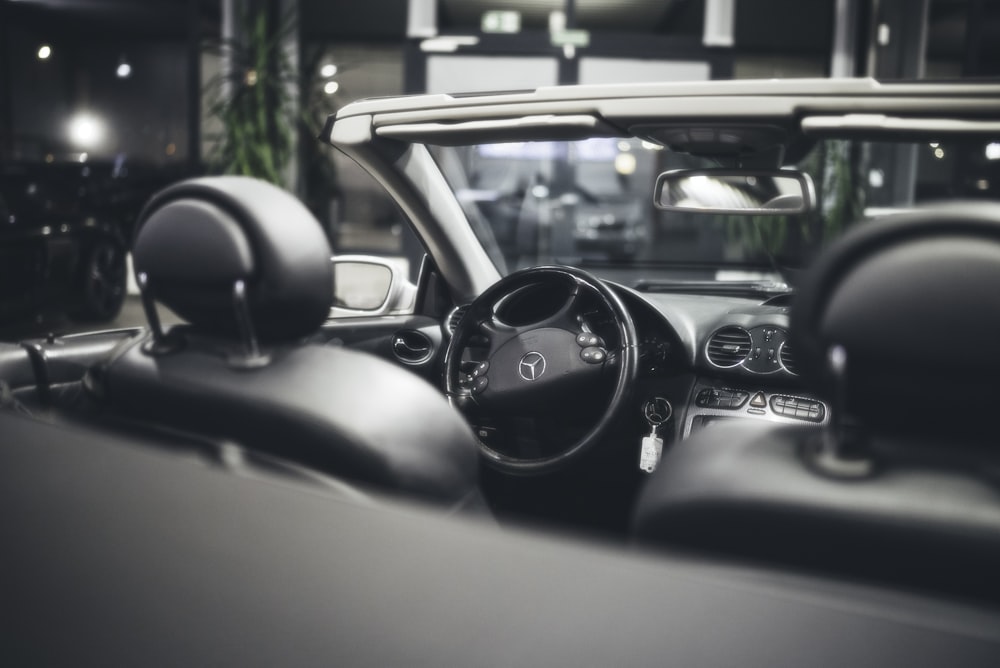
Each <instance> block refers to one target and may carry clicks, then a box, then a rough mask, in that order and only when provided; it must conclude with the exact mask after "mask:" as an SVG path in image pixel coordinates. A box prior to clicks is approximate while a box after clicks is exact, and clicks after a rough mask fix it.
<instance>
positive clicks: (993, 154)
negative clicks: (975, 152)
mask: <svg viewBox="0 0 1000 668" xmlns="http://www.w3.org/2000/svg"><path fill="white" fill-rule="evenodd" d="M986 159H987V160H1000V142H995V141H994V142H990V143H989V144H987V145H986Z"/></svg>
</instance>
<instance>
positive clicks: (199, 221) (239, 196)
mask: <svg viewBox="0 0 1000 668" xmlns="http://www.w3.org/2000/svg"><path fill="white" fill-rule="evenodd" d="M330 255H331V253H330V246H329V244H328V243H327V240H326V236H325V235H324V234H323V230H322V228H321V227H320V226H319V224H318V223H317V222H316V219H315V218H313V216H312V214H311V213H310V212H309V210H308V209H306V208H305V206H303V205H302V203H301V202H299V200H297V199H296V198H295V197H293V196H292V195H290V194H289V193H287V192H285V191H284V190H281V189H280V188H278V187H276V186H273V185H271V184H269V183H266V182H263V181H258V180H256V179H250V178H246V177H239V176H221V177H206V178H200V179H191V180H188V181H182V182H180V183H177V184H175V185H173V186H170V187H169V188H166V189H165V190H163V191H161V192H159V193H158V194H156V195H155V196H154V197H153V198H152V199H151V200H150V202H149V203H148V204H147V205H146V208H145V209H144V210H143V213H142V215H141V216H140V219H139V223H138V225H137V226H136V236H135V241H134V243H133V248H132V257H133V262H134V265H135V270H136V272H137V273H141V272H145V273H146V274H147V275H148V277H149V285H150V288H151V290H152V293H153V295H154V296H155V297H156V299H157V300H158V301H160V302H162V303H163V304H164V305H166V306H167V307H169V308H170V309H171V310H173V311H174V312H175V313H177V314H178V315H180V316H181V317H182V318H184V319H185V320H187V321H189V322H190V323H191V324H192V326H193V327H194V328H195V329H197V330H199V331H201V332H205V333H209V334H221V335H225V336H232V335H235V333H236V331H237V326H236V320H235V316H234V310H233V283H234V282H235V281H236V280H244V281H245V282H246V286H247V295H248V300H249V307H250V317H251V320H252V322H253V325H254V329H255V331H256V333H257V335H258V336H259V337H260V339H261V340H262V341H283V340H291V339H295V338H297V337H302V336H305V335H307V334H310V333H312V332H314V331H315V330H316V329H317V328H318V327H319V325H320V324H321V323H322V322H323V320H324V319H325V318H326V316H327V314H328V313H329V309H330V304H331V303H332V302H333V269H332V268H331V266H330Z"/></svg>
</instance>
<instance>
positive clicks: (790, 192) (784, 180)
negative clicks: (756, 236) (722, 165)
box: [653, 169, 816, 216]
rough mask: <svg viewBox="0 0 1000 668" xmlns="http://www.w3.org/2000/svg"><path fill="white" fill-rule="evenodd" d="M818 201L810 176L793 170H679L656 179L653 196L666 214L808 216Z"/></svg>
mask: <svg viewBox="0 0 1000 668" xmlns="http://www.w3.org/2000/svg"><path fill="white" fill-rule="evenodd" d="M815 200H816V197H815V195H814V193H813V185H812V179H810V178H809V175H808V174H803V173H802V172H796V171H791V170H780V171H771V172H765V171H736V170H733V171H726V170H718V169H702V170H693V169H677V170H673V171H669V172H664V173H663V174H660V175H659V177H657V179H656V188H655V191H654V195H653V204H654V205H655V206H656V208H657V209H663V210H665V211H688V212H696V213H738V214H747V215H771V216H778V215H786V214H793V213H805V212H806V211H809V210H811V209H812V207H813V203H814V202H815Z"/></svg>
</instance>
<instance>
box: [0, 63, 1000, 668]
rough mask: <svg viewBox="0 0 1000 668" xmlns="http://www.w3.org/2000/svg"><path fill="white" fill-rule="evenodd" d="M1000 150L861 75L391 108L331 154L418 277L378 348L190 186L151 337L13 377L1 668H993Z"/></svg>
mask: <svg viewBox="0 0 1000 668" xmlns="http://www.w3.org/2000/svg"><path fill="white" fill-rule="evenodd" d="M998 118H1000V85H996V84H932V83H919V84H917V83H899V84H880V83H876V82H874V81H868V80H844V81H830V80H823V81H811V80H801V81H767V82H763V81H761V82H737V81H734V82H711V83H704V84H648V85H633V84H627V85H616V86H592V87H587V86H578V87H562V88H550V89H538V90H535V91H523V92H511V93H500V94H482V95H465V96H447V95H426V96H414V97H402V98H392V99H377V100H365V101H359V102H356V103H353V104H351V105H348V106H346V107H344V108H343V109H342V110H341V111H340V112H338V114H336V115H335V116H333V117H331V118H330V119H329V121H328V123H327V126H326V128H325V130H324V132H323V135H322V139H323V140H324V141H326V142H328V143H329V144H331V145H332V146H333V147H335V148H336V149H337V150H339V151H342V152H343V153H345V154H347V155H348V156H349V157H351V158H352V159H353V160H354V161H355V162H356V163H357V164H358V165H359V166H361V167H362V168H363V169H365V170H366V171H367V172H368V173H370V174H371V175H372V176H373V177H374V179H375V181H376V182H377V183H378V184H379V186H380V187H381V188H383V189H384V190H385V191H386V192H387V193H388V194H389V195H390V196H391V197H392V198H393V199H394V200H395V202H396V204H397V205H398V207H399V210H400V212H401V214H402V215H403V216H405V218H406V220H407V222H408V224H409V225H410V226H411V227H412V229H413V230H414V232H415V233H416V235H417V237H418V238H419V239H420V242H421V244H422V251H423V253H422V257H421V258H420V263H419V272H418V278H417V280H416V281H415V284H414V285H412V286H411V285H406V286H402V287H401V286H400V285H397V284H396V281H405V278H401V277H399V276H398V275H396V274H392V281H393V284H392V285H391V286H389V288H388V289H387V294H388V295H390V296H391V295H410V296H412V300H410V302H409V303H402V302H401V303H400V304H398V305H395V306H392V305H385V304H382V305H380V306H379V308H378V309H375V310H372V311H370V312H365V310H364V309H359V310H357V311H356V312H354V313H350V314H349V316H350V317H343V316H342V315H340V314H337V313H336V312H337V309H336V308H332V307H333V306H334V305H335V304H341V302H340V301H338V300H339V298H338V297H337V296H336V295H338V294H339V291H340V290H342V288H343V286H341V285H340V284H339V279H338V281H337V282H336V283H335V281H334V276H335V275H337V276H338V277H339V276H340V273H339V272H338V271H335V268H338V267H342V266H344V265H347V264H350V263H351V262H353V261H356V260H355V259H351V258H338V257H337V254H336V253H335V252H333V250H331V247H330V244H329V243H328V241H327V238H326V236H325V235H324V233H323V231H322V229H321V227H320V225H319V224H318V223H317V222H316V220H315V219H314V218H313V216H312V214H311V213H310V212H309V211H308V210H307V209H306V208H305V207H304V206H303V205H302V204H300V203H299V201H298V200H297V199H296V198H295V197H293V196H292V195H290V194H288V193H286V192H284V191H282V190H280V189H278V188H277V187H274V186H271V185H269V184H266V183H263V182H260V181H256V180H253V179H249V178H245V177H230V176H217V177H202V178H198V179H190V180H186V181H181V182H179V183H176V184H174V185H172V186H170V187H168V188H166V189H164V190H162V191H161V192H159V193H158V194H157V195H155V196H154V197H153V198H152V199H151V200H150V202H149V203H148V204H147V206H146V207H145V209H144V210H143V212H142V213H141V215H140V218H139V220H138V221H137V223H136V232H135V236H134V239H133V243H132V257H133V262H134V267H135V275H136V282H137V284H138V286H139V288H140V291H141V299H142V303H143V308H144V311H145V314H146V318H147V326H145V327H141V328H134V329H127V330H111V331H101V332H94V333H87V334H76V335H66V336H59V335H56V334H53V335H50V336H48V337H44V338H37V339H29V340H25V341H21V342H17V343H13V342H11V343H0V429H2V433H3V435H4V436H3V438H2V440H3V441H4V443H3V444H2V447H0V460H2V463H0V471H2V475H3V483H2V484H0V495H2V498H3V501H4V503H3V504H2V506H0V507H2V508H4V513H5V520H4V526H5V533H6V535H7V536H8V541H7V543H8V547H7V548H5V554H4V556H3V557H0V559H3V564H4V568H3V569H0V570H2V572H3V575H2V576H0V583H2V586H3V589H2V590H0V591H4V592H6V593H5V595H4V597H5V598H6V599H7V600H8V601H15V602H16V604H15V605H10V604H8V605H6V606H3V607H5V608H6V610H5V613H4V615H5V619H4V624H5V628H6V629H8V631H6V632H5V633H6V634H8V635H6V637H5V638H4V641H5V642H8V641H9V643H8V644H9V645H10V649H11V653H10V656H15V657H19V658H21V659H24V660H26V661H28V662H32V663H45V662H47V661H48V660H54V661H62V660H66V658H68V657H69V656H70V654H69V653H68V650H67V649H66V647H70V648H72V650H73V651H75V652H77V653H78V654H77V655H76V656H77V657H78V658H80V659H81V661H82V662H83V663H89V662H92V661H104V662H108V661H110V662H112V663H116V662H117V663H121V662H127V663H130V662H136V661H144V662H146V663H148V662H149V657H150V656H154V657H155V659H154V661H153V663H164V664H171V663H174V664H176V663H180V662H190V661H191V660H197V661H198V662H200V663H207V662H211V661H213V660H214V661H221V662H227V663H241V664H242V663H250V664H274V663H279V664H296V663H314V662H316V661H320V662H332V663H336V662H340V663H345V664H347V665H397V664H405V665H481V664H486V665H541V664H544V665H549V664H552V665H569V664H575V665H576V664H584V665H650V664H653V663H656V664H669V665H674V664H676V665H689V664H691V665H723V664H724V665H733V664H735V663H741V664H744V665H754V666H756V665H760V666H764V665H768V666H773V665H830V666H843V665H854V664H862V665H900V666H903V665H906V666H918V665H941V664H942V663H947V664H949V665H963V666H965V665H970V666H971V665H983V666H989V665H997V660H998V657H1000V579H998V578H997V577H996V564H997V563H1000V459H998V457H997V452H996V445H997V442H998V436H1000V430H998V428H997V420H996V418H995V416H993V411H994V410H996V406H997V405H998V404H1000V385H998V383H997V378H998V376H1000V353H998V352H997V345H996V342H997V341H1000V310H998V308H997V299H996V295H997V294H1000V201H998V200H997V197H996V192H997V190H996V185H994V184H993V182H992V181H991V180H990V179H992V178H994V175H995V176H996V179H997V182H998V183H1000V174H997V173H996V168H995V166H994V163H993V162H992V161H993V160H994V158H989V157H988V156H989V155H992V154H990V153H989V149H988V148H987V151H986V153H985V154H984V153H983V147H984V146H987V147H988V146H993V145H997V144H996V142H997V140H998V137H1000V121H998V120H997V119H998ZM918 150H920V151H925V152H926V151H928V150H929V151H930V153H928V155H929V156H930V157H929V158H926V160H925V159H924V158H921V160H922V161H923V162H920V164H924V162H927V161H928V160H929V162H927V164H929V165H930V167H931V168H933V169H930V168H928V169H930V171H926V170H924V169H923V168H922V167H921V168H918V167H913V170H912V171H911V172H907V173H909V174H910V175H911V176H912V177H913V178H912V181H913V183H916V184H917V186H919V187H918V188H917V191H918V195H919V193H920V192H923V191H928V192H930V196H929V197H927V198H926V200H925V199H924V198H923V197H922V196H916V197H915V196H914V189H913V187H912V185H913V183H911V189H910V191H909V195H910V201H907V202H895V201H888V200H887V199H886V196H885V188H884V184H885V183H890V182H892V183H894V182H895V181H896V180H897V179H896V177H895V176H894V175H893V174H891V173H887V172H886V170H887V169H888V167H886V166H885V165H888V166H889V167H894V168H895V169H899V170H903V171H905V170H906V169H908V168H907V167H906V165H907V164H908V163H907V160H910V159H913V160H916V159H917V158H916V156H918V155H923V154H922V153H921V154H918V153H917V151H918ZM938 151H940V156H941V157H938ZM953 155H957V156H959V157H960V158H962V157H968V156H975V159H972V158H969V160H968V161H967V162H963V163H961V164H962V165H964V166H962V167H961V168H959V167H956V166H955V165H958V164H959V163H958V162H957V160H958V159H956V162H955V163H954V164H952V163H947V165H946V163H945V158H947V159H951V156H953ZM984 155H986V156H987V157H986V158H984V157H983V156H984ZM621 156H628V157H625V158H623V157H621ZM879 160H884V162H879ZM914 164H917V163H916V162H915V163H914ZM608 165H611V166H612V167H613V169H612V168H610V167H608ZM942 165H946V166H951V167H953V169H952V171H951V172H948V173H947V179H945V177H942V176H941V174H944V173H945V172H943V171H941V170H942V169H944V167H942ZM600 170H607V171H606V173H605V172H602V171H600ZM934 170H937V171H934ZM977 170H978V171H977ZM989 170H993V171H989ZM925 172H926V173H925ZM857 174H860V175H861V176H857ZM928 174H929V176H928ZM525 175H527V178H522V177H524V176H525ZM934 179H937V180H934ZM949 179H950V180H949ZM939 181H940V182H942V183H943V182H944V181H948V183H947V188H945V187H944V186H941V187H939V188H937V189H934V188H931V187H930V186H928V185H927V184H931V185H933V184H936V183H938V182H939ZM598 183H610V184H611V185H608V186H607V187H608V188H617V189H621V191H622V192H621V193H617V194H616V195H615V196H616V197H617V196H619V195H623V193H624V195H628V196H633V197H635V198H636V201H637V202H639V201H641V202H642V204H641V207H639V208H640V209H641V211H642V212H643V215H644V216H646V218H643V219H642V220H643V222H642V223H637V222H635V220H632V221H631V222H629V223H627V224H626V223H623V222H622V221H621V220H619V219H618V218H616V215H617V214H612V213H608V214H607V215H606V216H598V217H597V218H595V214H594V213H593V211H594V207H595V206H598V204H596V203H598V202H600V201H604V200H607V199H608V198H609V197H610V195H607V194H603V195H593V194H592V193H593V192H596V190H597V189H598V188H599V187H602V186H599V185H598ZM581 184H585V186H586V187H584V185H581ZM983 184H985V185H983ZM921 189H922V190H921ZM903 190H905V188H904V189H903ZM588 198H589V199H588ZM640 198H641V200H640ZM929 200H935V201H933V202H932V201H929ZM510 206H515V207H516V210H515V211H514V212H513V213H510V210H509V207H510ZM505 212H506V213H505ZM630 215H631V214H630ZM618 233H620V234H622V235H624V234H629V235H638V236H630V237H629V243H633V242H634V243H635V244H636V249H637V250H636V254H635V256H634V257H630V258H629V259H627V260H624V259H623V258H622V257H621V253H620V252H619V250H620V247H619V245H618V241H615V242H613V243H612V242H609V241H608V239H612V238H614V234H618ZM623 238H624V237H623ZM526 239H529V240H531V245H530V248H528V247H526V246H525V245H524V243H525V240H526ZM580 239H587V240H588V243H586V244H583V243H578V241H579V240H580ZM619 241H620V240H619ZM609 243H612V245H608V244H609ZM709 246H711V248H709ZM526 248H528V250H530V252H527V251H526ZM595 248H597V249H601V248H603V249H604V251H601V250H597V251H595V250H594V249H595ZM706 249H707V250H706ZM671 254H673V255H671ZM667 256H669V258H667ZM667 259H669V260H670V261H669V262H667ZM364 261H365V262H370V263H373V264H378V263H379V260H378V259H377V258H368V259H365V260H364ZM386 299H387V300H389V299H390V297H386ZM403 301H405V300H403ZM163 308H167V309H170V311H172V312H173V313H175V314H176V315H177V316H179V318H180V319H181V320H182V321H183V322H182V323H181V324H177V325H172V326H169V327H165V326H163V325H162V324H161V316H160V313H161V312H162V309H163ZM150 600H152V601H155V603H154V604H152V605H148V603H149V601H150ZM40 628H58V629H60V630H61V631H60V632H61V633H62V634H63V636H64V638H65V639H68V641H70V642H69V643H68V645H67V644H66V643H63V644H62V648H61V649H60V648H53V647H52V646H51V643H49V644H46V643H45V642H43V635H40V631H39V629H40ZM178 635H180V636H183V637H184V638H185V641H184V642H171V641H170V640H169V638H171V637H174V638H175V640H176V636H178ZM150 648H153V651H152V653H150Z"/></svg>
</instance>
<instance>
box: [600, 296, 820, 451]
mask: <svg viewBox="0 0 1000 668" xmlns="http://www.w3.org/2000/svg"><path fill="white" fill-rule="evenodd" d="M617 290H618V292H619V294H620V295H621V296H622V297H623V299H624V300H625V301H626V303H627V305H628V308H629V311H630V313H631V314H632V316H633V319H634V321H635V323H636V327H637V330H638V333H639V340H640V373H641V376H642V381H643V382H642V383H641V385H642V389H641V396H640V401H648V400H649V399H650V398H651V397H654V396H663V397H664V398H666V399H667V400H668V401H670V402H671V403H672V405H673V406H674V413H675V416H676V420H677V423H676V424H675V433H674V435H675V437H677V438H686V437H687V436H690V435H691V434H692V433H695V432H697V431H699V430H701V429H706V428H711V427H713V426H717V425H718V424H720V423H722V422H732V421H734V420H743V421H753V422H759V421H761V420H764V421H768V422H773V423H787V424H816V425H825V424H828V423H829V421H830V417H831V416H830V407H829V406H828V405H827V404H826V403H825V402H824V401H822V400H821V399H819V398H818V397H816V396H814V395H812V394H811V393H810V392H808V391H806V390H805V388H804V387H803V385H802V381H801V379H800V377H799V375H798V371H797V365H796V361H795V353H794V350H793V349H792V347H791V345H790V344H789V341H788V325H789V311H790V309H789V305H788V304H787V303H784V304H782V303H779V304H775V303H773V302H763V303H762V302H761V301H759V300H756V299H750V298H743V297H721V296H713V295H684V294H672V293H671V294H649V293H640V292H636V291H634V290H630V289H628V288H624V287H622V286H618V287H617ZM685 374H686V375H687V377H688V378H690V380H689V382H687V383H681V384H678V383H676V382H667V381H668V379H671V378H675V377H677V376H678V375H681V376H684V375H685Z"/></svg>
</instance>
